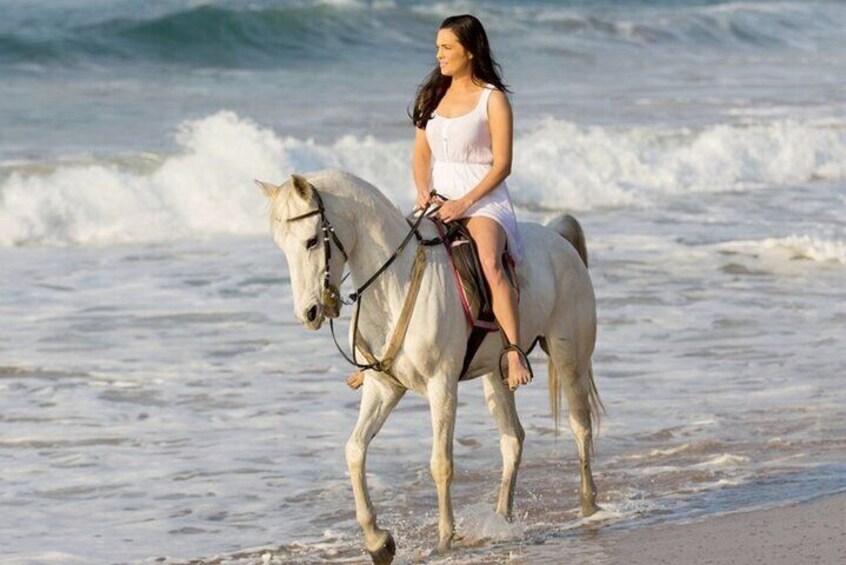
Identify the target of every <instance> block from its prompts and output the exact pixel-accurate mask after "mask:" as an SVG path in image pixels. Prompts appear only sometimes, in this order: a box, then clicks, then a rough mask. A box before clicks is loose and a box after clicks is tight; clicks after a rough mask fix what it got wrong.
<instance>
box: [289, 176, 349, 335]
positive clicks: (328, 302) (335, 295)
mask: <svg viewBox="0 0 846 565" xmlns="http://www.w3.org/2000/svg"><path fill="white" fill-rule="evenodd" d="M312 193H313V194H314V197H315V199H316V200H317V209H315V210H311V211H309V212H306V213H305V214H300V215H299V216H294V217H293V218H288V220H287V221H288V222H289V223H290V222H296V221H298V220H304V219H306V218H310V217H312V216H316V215H318V214H319V215H320V231H321V232H322V234H323V260H324V268H323V291H322V292H321V295H320V306H322V307H323V308H324V309H325V308H332V309H336V308H339V307H340V303H341V302H342V301H343V299H342V298H341V291H340V290H338V287H337V286H335V285H333V284H332V273H331V270H330V268H331V260H332V244H331V242H330V240H331V241H334V242H335V245H336V246H337V247H338V251H340V252H341V255H343V256H344V261H348V260H349V258H348V257H347V251H346V249H344V244H343V243H341V240H340V239H339V238H338V234H336V233H335V228H334V227H333V226H332V223H331V222H330V221H329V219H328V218H327V217H326V208H325V207H324V206H323V199H322V198H320V193H319V192H317V189H315V188H312ZM344 279H346V277H344ZM344 279H341V283H343V282H344ZM330 321H331V318H330Z"/></svg>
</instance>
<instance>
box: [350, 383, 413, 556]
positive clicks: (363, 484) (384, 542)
mask: <svg viewBox="0 0 846 565" xmlns="http://www.w3.org/2000/svg"><path fill="white" fill-rule="evenodd" d="M404 393H405V391H404V390H400V389H398V388H395V387H392V386H390V385H388V384H386V383H383V382H380V381H379V380H377V379H376V378H374V377H373V376H372V375H368V376H367V377H366V378H365V379H364V389H363V392H362V396H361V409H360V411H359V414H358V421H357V422H356V424H355V428H354V429H353V432H352V435H350V439H349V440H348V441H347V447H346V456H347V468H348V469H349V473H350V480H351V481H352V487H353V495H354V497H355V516H356V519H357V520H358V523H359V525H360V526H361V529H362V531H363V532H364V546H365V548H366V549H367V552H368V553H369V554H370V557H371V558H372V559H373V562H374V563H376V564H378V565H382V564H387V563H390V562H391V561H393V559H394V554H395V553H396V545H395V544H394V538H393V536H391V533H390V532H388V531H387V530H381V529H379V527H378V526H377V525H376V512H375V511H374V510H373V503H372V502H370V492H369V491H368V489H367V477H366V474H365V468H364V466H365V461H366V459H367V447H368V445H370V441H371V440H372V439H373V437H374V436H375V435H376V434H377V433H378V432H379V429H380V428H381V427H382V424H384V423H385V420H386V419H387V418H388V415H389V414H390V413H391V410H393V408H394V406H396V405H397V402H399V399H400V398H402V395H403V394H404Z"/></svg>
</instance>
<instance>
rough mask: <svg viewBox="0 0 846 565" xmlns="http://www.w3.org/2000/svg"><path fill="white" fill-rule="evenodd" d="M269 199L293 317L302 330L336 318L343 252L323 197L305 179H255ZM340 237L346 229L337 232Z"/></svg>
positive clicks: (294, 177) (274, 237) (344, 252)
mask: <svg viewBox="0 0 846 565" xmlns="http://www.w3.org/2000/svg"><path fill="white" fill-rule="evenodd" d="M256 184H258V185H259V187H260V188H261V189H262V190H263V191H264V193H265V194H266V195H267V197H268V198H269V199H270V221H271V226H272V227H271V229H272V231H273V239H274V240H275V241H276V245H277V246H278V247H279V248H280V249H281V250H282V251H283V252H284V253H285V258H286V259H287V261H288V272H289V274H290V276H291V288H292V290H293V292H294V315H295V316H296V317H297V319H298V320H300V322H302V323H303V325H305V326H306V327H307V328H310V329H313V330H316V329H318V328H320V325H321V324H322V323H323V319H324V318H325V317H329V318H337V317H338V315H339V314H340V310H341V302H340V293H339V292H338V287H339V286H340V284H341V275H342V273H343V270H344V263H345V260H346V251H345V249H344V245H343V243H342V242H341V240H340V238H339V237H338V236H337V235H335V233H334V229H335V225H334V224H333V222H337V221H338V219H337V218H336V217H334V216H333V217H332V219H331V220H330V218H329V215H330V214H332V212H331V211H328V210H326V207H325V201H324V198H323V197H322V196H321V194H320V193H319V192H318V191H317V189H316V188H315V187H314V186H313V185H312V184H311V183H310V182H309V181H308V180H306V179H305V178H304V177H301V176H299V175H292V177H291V180H289V181H287V182H285V183H284V184H282V185H280V186H275V185H272V184H269V183H265V182H261V181H256ZM338 225H339V231H340V232H341V233H343V232H346V231H347V230H346V229H343V230H341V229H340V223H339V224H338Z"/></svg>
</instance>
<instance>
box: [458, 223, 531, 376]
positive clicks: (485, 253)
mask: <svg viewBox="0 0 846 565" xmlns="http://www.w3.org/2000/svg"><path fill="white" fill-rule="evenodd" d="M467 229H468V230H469V231H470V235H471V236H472V237H473V241H474V242H475V243H476V248H477V249H478V250H479V262H480V263H481V264H482V270H483V271H484V273H485V279H486V280H487V281H488V285H489V286H490V287H491V301H492V302H493V311H494V316H496V321H497V322H499V326H500V327H501V328H502V331H504V332H505V337H506V338H508V341H509V343H516V344H518V345H519V344H520V320H519V317H518V311H517V293H516V292H515V291H514V288H513V287H512V286H511V284H510V283H509V282H508V278H507V277H506V276H505V271H504V270H503V268H502V254H503V252H504V251H505V242H506V236H505V230H503V229H502V226H500V225H499V223H498V222H496V221H495V220H492V219H490V218H485V217H483V216H475V217H472V218H468V219H467ZM530 375H531V374H530V373H529V368H528V367H526V366H525V365H524V364H523V359H522V357H521V356H520V354H519V353H517V352H516V351H510V352H509V353H508V386H509V387H510V388H511V389H515V388H517V387H518V386H520V385H524V384H528V383H529V379H530Z"/></svg>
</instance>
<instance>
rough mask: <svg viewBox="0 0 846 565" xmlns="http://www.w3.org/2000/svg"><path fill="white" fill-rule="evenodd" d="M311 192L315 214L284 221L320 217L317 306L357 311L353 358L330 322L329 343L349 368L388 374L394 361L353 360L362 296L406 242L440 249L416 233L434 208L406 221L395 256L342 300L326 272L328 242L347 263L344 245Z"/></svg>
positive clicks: (316, 194) (329, 254)
mask: <svg viewBox="0 0 846 565" xmlns="http://www.w3.org/2000/svg"><path fill="white" fill-rule="evenodd" d="M311 190H312V193H313V194H314V198H315V200H317V208H316V209H315V210H311V211H309V212H306V213H305V214H300V215H299V216H294V217H293V218H288V220H287V221H288V222H296V221H299V220H303V219H305V218H310V217H311V216H317V215H319V216H320V229H321V232H322V234H323V250H324V253H323V257H324V272H323V292H322V296H321V299H320V305H321V306H322V307H323V308H324V309H325V308H337V309H338V310H337V311H338V312H340V305H341V303H343V304H349V305H352V304H355V307H356V308H355V314H354V316H353V327H352V331H353V338H352V339H353V343H352V358H351V357H350V356H349V355H347V354H346V353H345V352H344V350H343V348H342V347H341V345H340V344H339V343H338V339H337V337H335V325H334V323H333V320H332V318H329V328H330V329H331V330H332V339H333V340H334V342H335V347H337V348H338V351H339V352H340V353H341V355H342V356H343V357H344V359H346V360H347V361H348V362H349V363H350V364H352V365H355V366H356V367H358V368H359V369H361V370H367V369H375V370H377V371H381V372H385V373H387V372H388V371H389V369H390V364H391V362H392V361H393V359H390V361H389V360H388V359H385V360H383V361H385V362H383V361H379V360H378V359H375V358H373V361H372V362H371V363H368V364H366V365H363V364H361V363H359V362H358V361H356V360H355V356H356V339H357V337H358V335H359V331H358V315H359V312H360V311H361V295H362V293H363V292H364V291H365V290H366V289H367V287H369V286H370V285H371V284H373V283H374V282H375V281H376V279H378V278H379V276H380V275H381V274H382V273H384V272H385V270H386V269H387V268H388V267H390V266H391V264H392V263H393V262H394V261H395V260H396V259H397V257H399V256H400V254H401V253H402V252H403V250H404V249H405V247H406V245H408V242H409V241H411V238H412V236H414V237H416V238H417V241H418V243H419V244H420V245H423V246H431V245H439V244H440V243H441V242H442V240H441V238H439V237H438V238H434V239H424V238H423V237H422V236H421V235H420V232H419V231H418V229H417V228H419V227H420V223H421V222H422V221H423V218H425V217H427V214H428V213H429V212H430V211H434V210H435V209H436V207H435V206H433V205H432V204H427V205H426V208H424V209H423V210H421V212H420V215H419V216H418V217H417V220H415V221H414V223H413V224H412V223H411V222H410V221H408V219H406V221H408V223H409V225H410V226H411V229H410V230H409V232H408V233H407V234H406V236H405V238H404V239H403V240H402V243H400V244H399V246H398V247H397V248H396V250H395V251H394V253H393V254H392V255H391V256H390V257H389V258H388V260H387V261H385V263H383V264H382V266H381V267H379V269H377V270H376V272H375V273H373V275H371V276H370V278H369V279H367V281H366V282H365V283H364V284H362V285H361V286H359V287H358V288H357V289H355V291H354V292H351V293H350V294H349V295H348V296H347V297H346V299H345V298H344V297H343V296H341V291H340V290H338V287H336V286H334V285H333V284H332V282H331V275H330V270H329V269H330V260H331V258H332V245H331V242H334V243H335V245H336V246H337V247H338V251H340V252H341V255H343V256H344V261H349V258H348V257H347V252H346V250H345V249H344V244H343V243H341V240H340V239H339V238H338V234H336V233H335V228H334V227H333V226H332V223H331V222H330V221H329V219H328V218H327V217H326V208H325V206H324V205H323V199H322V198H321V197H320V193H319V192H317V189H316V188H314V187H312V188H311ZM432 195H437V194H436V193H435V192H434V191H432ZM347 276H349V273H347V275H345V276H344V277H343V278H342V279H341V283H343V282H344V280H346V278H347ZM367 356H368V357H372V355H367Z"/></svg>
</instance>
